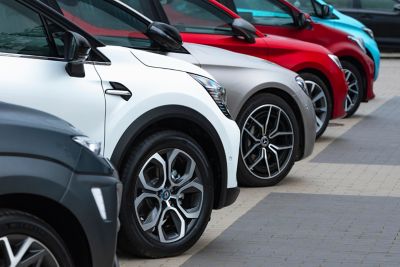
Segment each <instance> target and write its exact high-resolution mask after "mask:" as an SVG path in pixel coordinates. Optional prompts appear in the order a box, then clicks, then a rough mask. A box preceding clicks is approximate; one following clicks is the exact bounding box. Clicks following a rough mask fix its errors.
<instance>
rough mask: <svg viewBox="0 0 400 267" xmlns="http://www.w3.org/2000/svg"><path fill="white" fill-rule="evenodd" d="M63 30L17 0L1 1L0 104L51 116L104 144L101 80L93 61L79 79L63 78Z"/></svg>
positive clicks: (85, 67)
mask: <svg viewBox="0 0 400 267" xmlns="http://www.w3.org/2000/svg"><path fill="white" fill-rule="evenodd" d="M65 32H66V30H65V29H63V28H61V27H59V26H58V25H56V24H55V23H53V22H52V21H50V20H48V19H47V18H45V17H43V16H42V15H41V14H39V13H37V12H36V11H33V10H32V9H30V8H28V7H27V6H24V5H23V4H21V3H20V2H18V1H9V0H0V73H1V88H0V100H1V101H4V102H9V103H13V104H18V105H23V106H27V107H31V108H35V109H38V110H42V111H45V112H48V113H50V114H53V115H56V116H58V117H60V118H62V119H64V120H66V121H68V122H70V123H71V124H73V125H74V126H76V127H77V128H79V129H80V130H82V131H83V132H84V133H85V134H87V135H88V136H90V137H91V138H93V139H94V140H97V141H101V142H104V125H105V122H104V120H105V116H104V114H105V98H104V93H103V89H102V85H101V80H100V77H99V75H98V74H97V72H96V70H95V68H94V65H93V63H87V64H85V66H84V69H85V77H84V78H74V77H70V76H69V75H68V74H67V72H66V69H65V67H66V64H67V62H65V61H64V55H63V54H64V45H63V35H64V33H65ZM27 138H29V137H27ZM32 141H34V140H32Z"/></svg>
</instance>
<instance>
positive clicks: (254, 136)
mask: <svg viewBox="0 0 400 267" xmlns="http://www.w3.org/2000/svg"><path fill="white" fill-rule="evenodd" d="M241 139H242V140H241V157H242V160H243V162H244V164H245V166H246V168H247V169H248V171H249V172H250V173H252V175H254V176H256V177H258V178H260V179H272V178H274V177H276V176H278V175H279V174H280V173H281V172H282V171H283V170H284V169H285V168H286V166H287V165H288V163H289V161H290V158H291V156H292V153H293V149H294V131H293V125H292V123H291V121H290V119H289V116H288V115H287V114H286V113H285V111H284V110H283V109H281V108H280V107H278V106H275V105H263V106H260V107H259V108H257V109H256V110H254V111H253V112H252V113H251V114H250V115H249V116H248V117H247V119H246V121H245V123H244V127H243V129H242V137H241Z"/></svg>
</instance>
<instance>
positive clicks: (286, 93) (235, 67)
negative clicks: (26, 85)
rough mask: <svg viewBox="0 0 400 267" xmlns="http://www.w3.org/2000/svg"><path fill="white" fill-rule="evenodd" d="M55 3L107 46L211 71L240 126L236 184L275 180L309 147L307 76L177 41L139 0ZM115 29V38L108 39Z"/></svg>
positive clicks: (310, 111)
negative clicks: (162, 35) (160, 34)
mask: <svg viewBox="0 0 400 267" xmlns="http://www.w3.org/2000/svg"><path fill="white" fill-rule="evenodd" d="M47 2H48V3H51V2H54V1H47ZM56 2H57V3H58V4H59V5H60V6H58V5H57V4H56V3H53V5H52V6H53V8H55V9H56V10H58V11H59V12H61V13H64V12H67V13H66V14H64V15H66V16H67V17H69V18H72V20H73V21H74V22H75V23H76V24H77V25H78V26H81V27H83V28H84V29H85V30H86V31H87V32H89V33H91V34H92V35H94V36H96V37H98V38H100V39H101V40H102V41H103V42H104V43H105V44H107V45H118V46H128V47H134V48H136V49H146V50H149V49H151V50H152V51H154V52H155V53H160V54H164V55H167V56H171V57H176V58H180V59H183V60H186V61H189V62H191V63H194V64H196V65H198V66H200V67H202V68H204V69H205V70H207V71H208V72H210V73H211V74H212V75H213V76H214V77H215V78H216V79H217V80H218V81H219V82H220V83H221V84H222V85H223V86H224V87H225V88H226V94H227V103H228V107H229V109H230V112H231V114H232V116H233V117H234V119H235V120H236V122H237V123H238V124H239V126H240V127H241V129H242V137H241V159H240V160H239V167H238V181H239V183H240V184H241V185H244V186H271V185H275V184H277V183H278V182H279V181H281V180H282V179H283V178H284V177H286V175H287V174H288V173H289V171H290V170H291V168H292V166H293V164H294V162H295V161H296V160H300V159H302V158H304V157H307V156H308V155H310V154H311V152H312V150H313V147H314V142H315V132H316V130H315V125H316V122H315V113H314V108H313V104H312V102H311V100H310V99H309V97H308V96H307V93H306V92H307V89H306V86H305V83H304V81H303V80H302V79H301V78H300V77H298V75H297V74H296V73H294V72H291V71H289V70H287V69H284V68H282V67H279V66H277V65H275V64H272V63H270V62H268V61H265V60H262V59H257V58H254V57H250V56H246V55H241V54H237V53H233V52H229V51H226V50H222V49H218V48H213V47H208V46H201V45H195V44H184V45H183V46H182V45H181V43H182V40H181V38H180V35H179V32H178V31H177V30H176V29H175V28H174V27H172V26H170V25H167V24H163V23H160V22H153V21H151V20H150V19H149V18H147V17H145V16H144V15H142V14H141V13H139V12H138V11H137V10H135V9H134V8H138V7H140V6H141V5H140V1H139V0H137V1H134V0H130V1H126V4H124V3H123V2H124V1H122V2H121V1H115V0H101V1H89V0H77V1H68V0H57V1H56ZM135 3H136V4H135ZM128 4H129V5H128ZM109 5H113V6H115V7H117V8H118V11H119V12H109ZM139 11H143V10H139ZM154 24H157V27H158V28H164V32H166V33H169V34H170V35H169V36H168V37H169V38H171V39H173V40H176V43H177V44H178V43H179V46H178V45H177V46H176V47H166V46H165V45H164V44H163V43H162V42H160V41H159V40H157V39H156V38H155V37H154V35H152V30H153V27H152V26H153V25H154ZM126 33H129V34H126ZM112 36H114V37H115V36H120V38H108V37H112ZM149 43H151V45H149ZM199 82H200V83H202V81H201V80H200V81H199ZM204 86H205V87H207V84H205V85H204ZM222 104H223V103H222Z"/></svg>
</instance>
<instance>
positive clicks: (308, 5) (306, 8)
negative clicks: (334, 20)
mask: <svg viewBox="0 0 400 267" xmlns="http://www.w3.org/2000/svg"><path fill="white" fill-rule="evenodd" d="M287 1H288V2H289V3H291V4H292V5H294V6H295V7H297V8H298V9H300V10H301V11H303V12H305V13H308V14H310V15H311V16H314V15H315V9H314V5H313V2H312V0H287Z"/></svg>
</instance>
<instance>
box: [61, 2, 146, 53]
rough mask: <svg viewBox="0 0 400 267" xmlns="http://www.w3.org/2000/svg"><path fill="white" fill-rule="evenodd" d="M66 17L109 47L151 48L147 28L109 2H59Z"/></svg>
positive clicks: (144, 24) (143, 23)
mask: <svg viewBox="0 0 400 267" xmlns="http://www.w3.org/2000/svg"><path fill="white" fill-rule="evenodd" d="M57 3H58V4H59V6H60V8H61V10H62V12H63V14H64V16H65V17H66V18H68V19H69V20H71V21H72V22H74V23H75V24H77V25H78V26H80V27H81V28H82V29H84V30H85V31H87V32H88V33H90V34H92V35H94V36H95V37H96V38H97V39H99V40H100V41H102V42H103V43H105V44H107V45H117V46H125V47H132V48H141V49H143V48H144V49H150V48H152V45H153V43H152V41H151V40H150V39H149V38H148V37H147V36H146V35H145V32H146V31H147V27H148V25H147V24H146V23H145V22H143V21H141V20H139V19H137V18H135V17H134V16H132V15H131V14H130V13H128V12H127V11H125V10H124V9H122V8H120V7H118V6H117V5H116V4H113V3H111V2H110V1H106V0H57Z"/></svg>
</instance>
